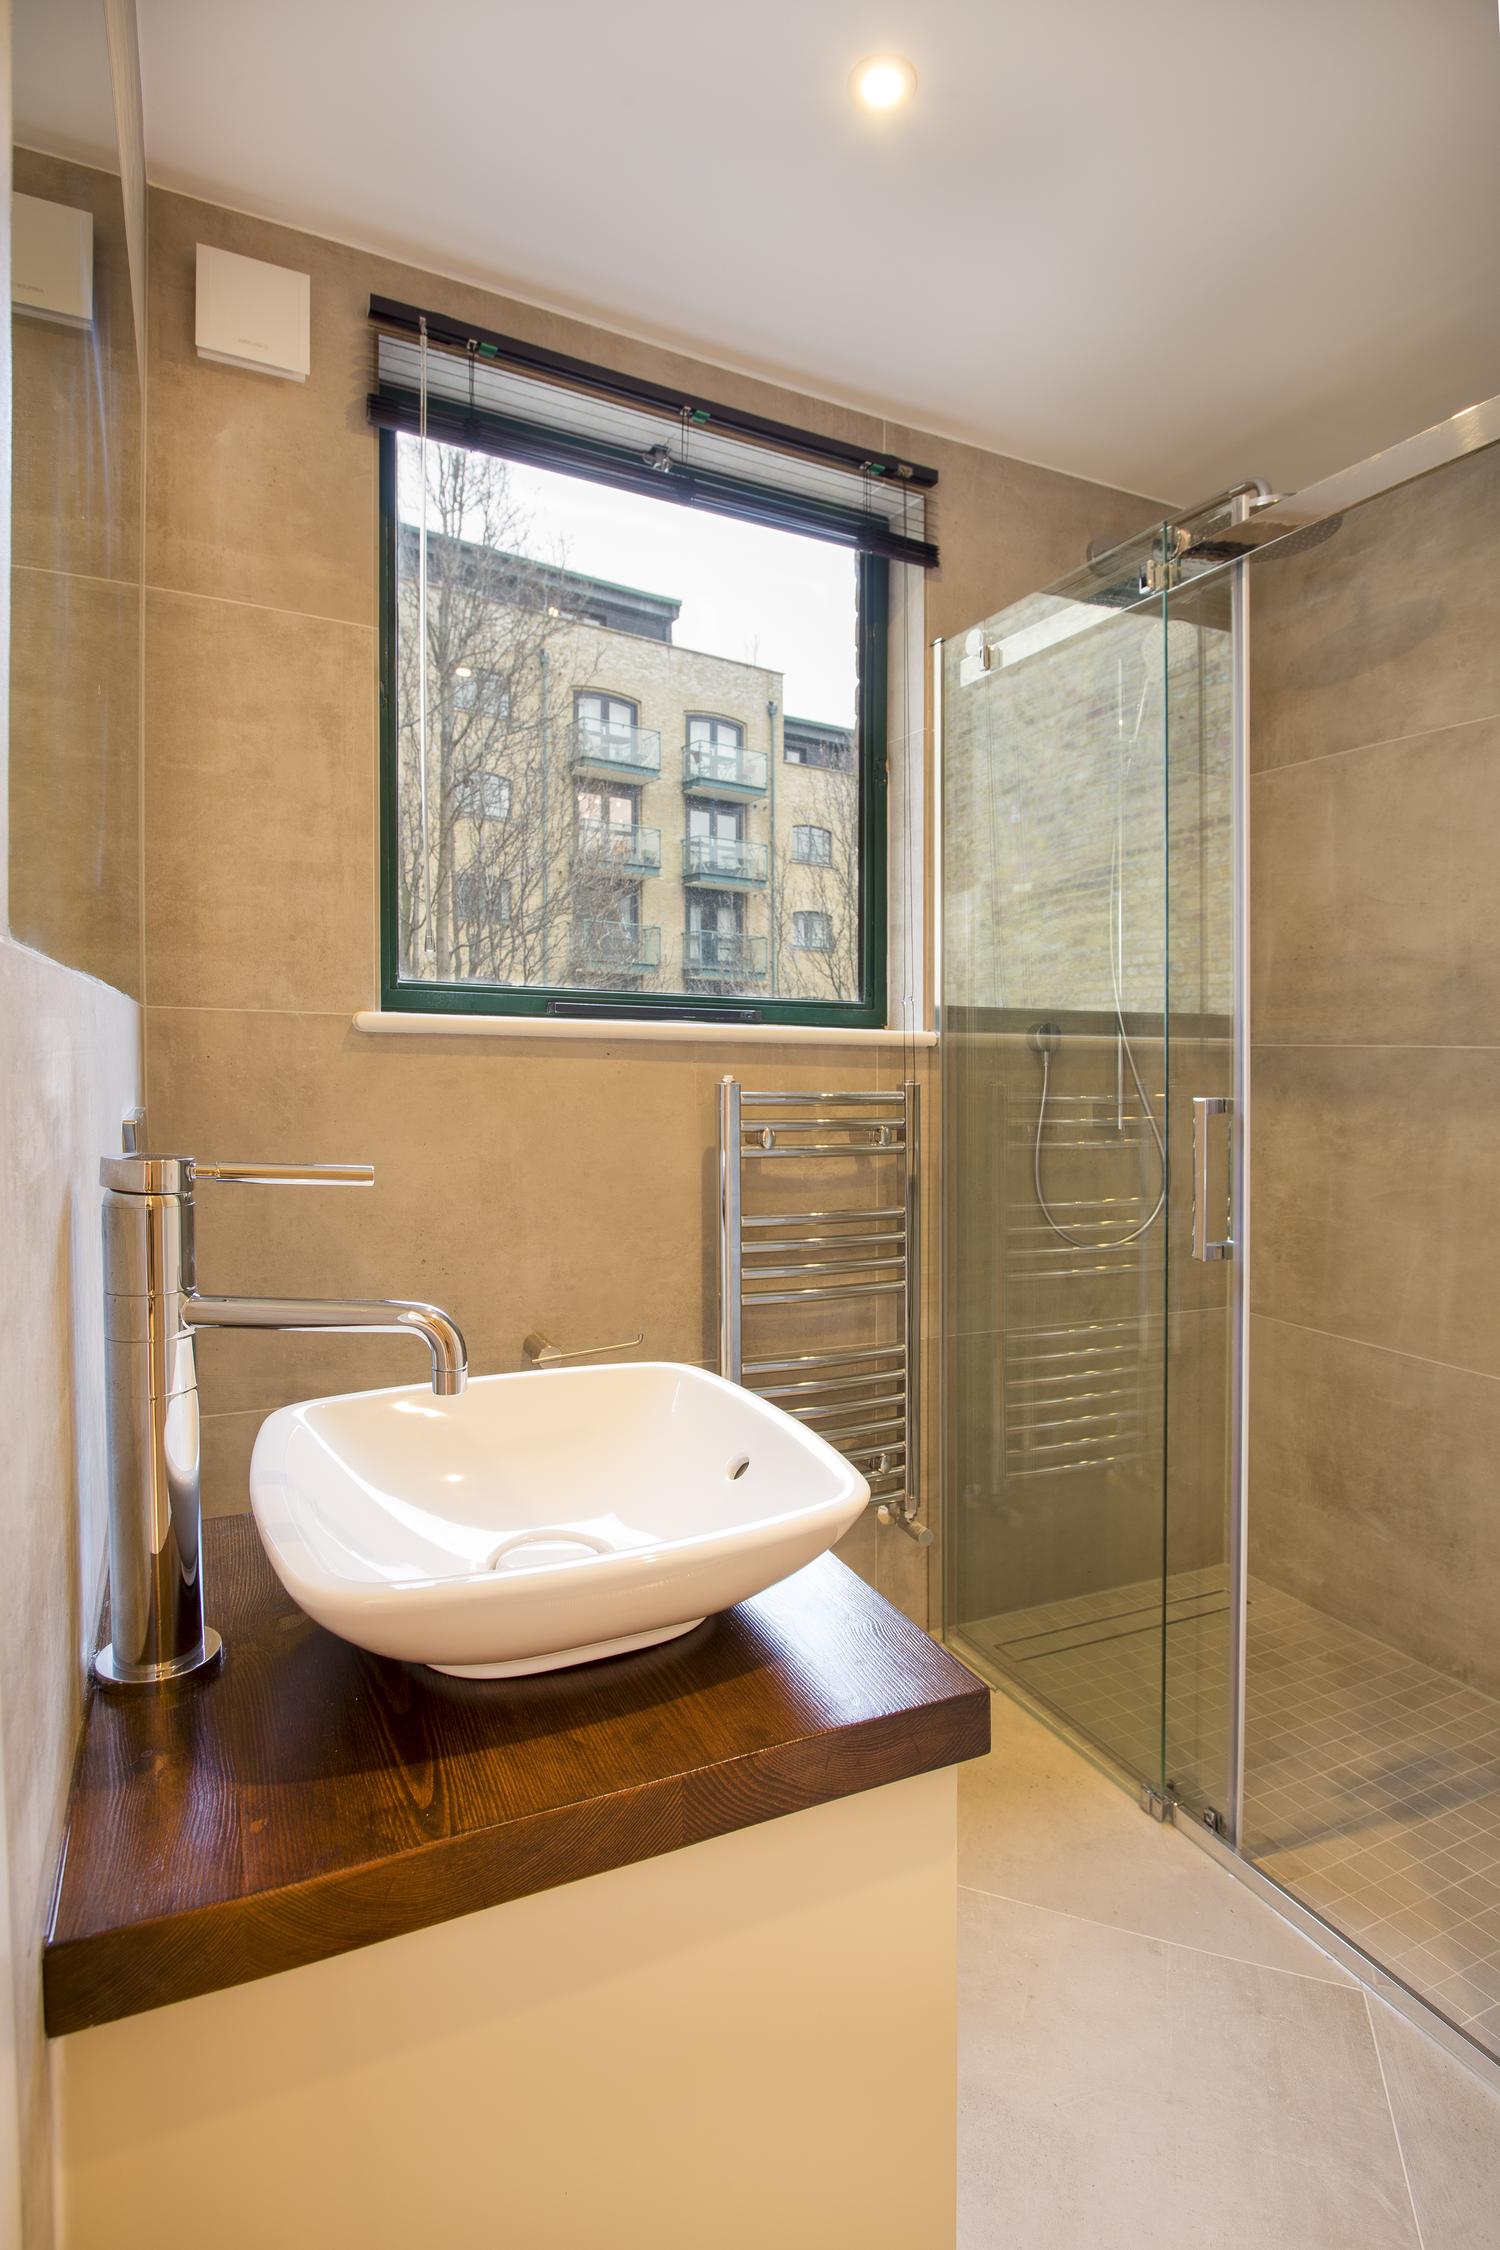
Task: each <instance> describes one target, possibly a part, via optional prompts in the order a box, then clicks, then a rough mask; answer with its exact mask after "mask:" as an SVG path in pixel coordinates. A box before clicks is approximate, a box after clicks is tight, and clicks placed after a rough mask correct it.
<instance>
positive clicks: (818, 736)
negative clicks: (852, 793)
mask: <svg viewBox="0 0 1500 2250" xmlns="http://www.w3.org/2000/svg"><path fill="white" fill-rule="evenodd" d="M781 754H782V756H783V758H784V759H785V760H786V762H787V764H788V765H789V766H821V767H822V768H823V769H824V771H825V772H828V773H853V771H854V735H853V730H852V729H851V728H849V727H824V726H815V725H814V724H813V723H812V722H811V721H810V720H808V719H788V720H787V721H786V723H785V725H784V726H783V728H782V730H781Z"/></svg>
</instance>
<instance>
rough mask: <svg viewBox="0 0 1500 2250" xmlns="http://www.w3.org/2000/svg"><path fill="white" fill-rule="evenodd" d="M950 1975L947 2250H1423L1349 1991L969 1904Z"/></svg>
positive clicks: (1064, 1919)
mask: <svg viewBox="0 0 1500 2250" xmlns="http://www.w3.org/2000/svg"><path fill="white" fill-rule="evenodd" d="M1078 1845H1079V1847H1080V1848H1084V1849H1086V1843H1085V1839H1084V1837H1083V1835H1082V1834H1081V1833H1080V1834H1079V1836H1078ZM959 1973H960V1993H959V2020H960V2034H959V2036H960V2097H959V2098H960V2122H959V2145H960V2168H959V2227H958V2246H959V2250H1137V2246H1140V2250H1146V2246H1147V2245H1149V2246H1150V2250H1179V2246H1180V2250H1202V2245H1204V2244H1205V2243H1211V2244H1212V2245H1213V2246H1214V2250H1422V2246H1421V2242H1420V2237H1419V2236H1418V2234H1417V2231H1416V2227H1415V2225H1414V2223H1413V2219H1412V2211H1411V2203H1410V2198H1409V2196H1408V2192H1407V2188H1406V2183H1405V2178H1404V2175H1403V2172H1402V2167H1401V2159H1400V2153H1399V2150H1398V2147H1397V2142H1396V2136H1395V2133H1394V2131H1393V2129H1392V2125H1391V2116H1390V2110H1389V2106H1388V2104H1387V2101H1386V2097H1385V2090H1384V2087H1383V2085H1382V2083H1381V2077H1380V2070H1379V2065H1378V2062H1377V2059H1376V2052H1375V2045H1374V2040H1373V2037H1372V2035H1371V2031H1370V2025H1369V2019H1368V2017H1367V2015H1366V2012H1365V2002H1364V1996H1363V1994H1362V1993H1361V1992H1359V1991H1358V1990H1356V1989H1353V1988H1344V1987H1340V1986H1333V1985H1329V1984H1326V1983H1321V1982H1319V1981H1317V1980H1315V1979H1313V1978H1309V1977H1301V1976H1286V1975H1283V1974H1280V1973H1278V1972H1277V1971H1275V1970H1273V1969H1268V1968H1264V1967H1257V1966H1253V1965H1251V1964H1249V1963H1247V1962H1243V1961H1228V1960H1224V1959H1221V1958H1219V1957H1217V1956H1215V1955H1211V1954H1205V1953H1201V1952H1197V1951H1194V1950H1191V1949H1189V1948H1184V1947H1181V1946H1176V1945H1168V1944H1164V1943H1162V1942H1161V1941H1160V1940H1158V1939H1154V1938H1143V1937H1139V1936H1135V1935H1133V1934H1130V1933H1127V1932H1125V1931H1122V1930H1114V1929H1106V1928H1102V1927H1100V1926H1099V1925H1098V1924H1096V1923H1089V1922H1081V1921H1077V1920H1074V1919H1073V1918H1072V1917H1070V1916H1069V1915H1066V1914H1058V1913H1053V1912H1049V1911H1048V1910H1047V1909H1045V1908H1040V1907H1035V1906H1023V1905H1017V1904H1014V1903H1012V1902H1009V1901H1003V1900H998V1899H992V1898H985V1897H981V1896H978V1895H976V1894H975V1893H973V1892H967V1891H966V1892H964V1893H963V1894H961V1899H960V1972H959ZM1426 2250H1435V2246H1433V2245H1427V2246H1426Z"/></svg>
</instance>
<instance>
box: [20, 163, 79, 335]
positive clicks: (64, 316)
mask: <svg viewBox="0 0 1500 2250" xmlns="http://www.w3.org/2000/svg"><path fill="white" fill-rule="evenodd" d="M10 206H11V238H10V257H11V265H10V299H11V303H12V304H13V305H14V306H15V307H16V309H17V311H18V312H28V313H34V314H35V315H36V317H37V318H38V319H39V320H56V321H59V322H61V324H62V326H63V327H65V328H89V327H92V325H93V320H94V219H93V213H92V212H90V211H75V210H74V209H73V207H72V205H71V204H68V203H44V202H43V201H42V200H41V198H40V197H39V196H35V195H13V196H12V197H11V199H10Z"/></svg>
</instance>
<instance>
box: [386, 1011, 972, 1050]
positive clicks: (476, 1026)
mask: <svg viewBox="0 0 1500 2250" xmlns="http://www.w3.org/2000/svg"><path fill="white" fill-rule="evenodd" d="M354 1028H355V1030H356V1031H359V1032H363V1033H364V1034H365V1035H366V1036H367V1037H372V1038H377V1039H384V1038H391V1037H394V1038H406V1039H573V1040H578V1039H588V1040H599V1039H605V1040H608V1041H609V1042H610V1043H611V1045H618V1044H619V1043H620V1042H621V1041H629V1042H630V1043H632V1044H646V1045H649V1046H658V1047H665V1046H672V1047H688V1046H693V1047H725V1046H731V1047H734V1046H748V1047H872V1046H874V1047H935V1046H936V1045H937V1033H936V1032H935V1031H901V1030H897V1029H891V1030H886V1031H866V1030H857V1031H852V1030H850V1029H849V1028H848V1026H847V1025H841V1024H800V1023H798V1024H789V1023H675V1022H667V1023H642V1022H629V1021H621V1020H620V1019H619V1018H618V1017H614V1018H610V1019H608V1020H604V1019H600V1020H598V1021H595V1022H589V1021H587V1020H580V1019H579V1018H578V1017H576V1016H570V1017H568V1018H567V1019H566V1020H562V1019H560V1018H558V1017H556V1016H457V1015H435V1014H434V1015H422V1014H418V1013H417V1012H416V1011H414V1010H409V1009H403V1008H361V1009H360V1010H359V1011H358V1013H357V1014H356V1015H355V1017H354Z"/></svg>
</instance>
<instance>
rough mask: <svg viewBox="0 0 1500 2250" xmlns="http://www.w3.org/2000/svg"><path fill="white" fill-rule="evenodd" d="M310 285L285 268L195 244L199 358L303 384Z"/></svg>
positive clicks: (307, 356) (308, 363)
mask: <svg viewBox="0 0 1500 2250" xmlns="http://www.w3.org/2000/svg"><path fill="white" fill-rule="evenodd" d="M311 328H312V284H311V282H310V281H309V279H308V277H307V275H306V274H305V273H293V272H292V270H291V269H290V267H288V266H268V265H267V264H266V263H265V261H264V260H263V259H261V258H241V257H239V256H238V255H237V254H236V253H235V252H234V251H233V250H212V249H210V248H209V246H208V244H207V243H206V242H200V243H199V245H198V306H197V336H196V341H197V345H198V357H199V358H200V359H213V360H218V361H219V362H220V364H221V365H223V366H226V367H249V368H253V369H254V370H255V371H256V373H258V374H261V375H281V376H284V377H285V378H286V379H287V380H288V381H289V382H293V383H305V382H306V381H307V371H308V368H309V367H310V366H311V364H312V354H311V342H310V338H311Z"/></svg>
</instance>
